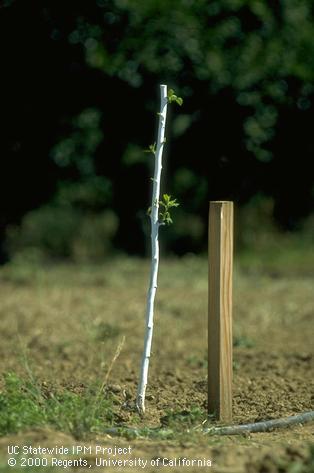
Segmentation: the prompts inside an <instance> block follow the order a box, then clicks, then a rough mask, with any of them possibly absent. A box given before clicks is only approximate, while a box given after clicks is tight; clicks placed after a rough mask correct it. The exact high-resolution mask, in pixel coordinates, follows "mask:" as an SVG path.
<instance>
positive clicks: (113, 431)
mask: <svg viewBox="0 0 314 473" xmlns="http://www.w3.org/2000/svg"><path fill="white" fill-rule="evenodd" d="M311 421H314V411H308V412H304V413H303V414H297V415H294V416H289V417H283V418H280V419H272V420H266V421H261V422H253V423H250V424H240V425H228V426H222V427H209V428H204V429H202V430H196V429H194V430H195V431H200V432H203V433H204V434H209V435H241V434H250V433H256V432H270V431H272V430H275V429H285V428H288V427H290V426H292V425H297V424H300V425H302V424H306V423H307V422H311ZM104 432H105V433H106V434H109V435H118V436H119V435H124V434H126V435H135V436H136V437H143V436H146V437H152V436H154V435H156V434H160V433H161V432H163V433H164V434H166V435H171V434H173V433H174V431H173V430H171V429H159V428H144V429H140V428H136V427H109V428H107V429H105V431H104Z"/></svg>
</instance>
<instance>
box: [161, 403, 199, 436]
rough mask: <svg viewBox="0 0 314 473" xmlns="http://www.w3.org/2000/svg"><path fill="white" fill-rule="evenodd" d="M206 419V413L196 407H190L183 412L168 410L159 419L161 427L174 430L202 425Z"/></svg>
mask: <svg viewBox="0 0 314 473" xmlns="http://www.w3.org/2000/svg"><path fill="white" fill-rule="evenodd" d="M206 418H207V413H206V412H205V411H204V410H203V409H200V408H199V407H198V406H192V407H191V408H190V409H185V410H174V409H172V410H170V411H167V412H166V415H165V416H164V417H162V418H161V423H162V425H163V427H169V428H171V429H174V430H178V431H180V430H182V429H184V430H185V429H187V428H191V427H195V426H196V425H197V424H202V423H203V422H204V419H206Z"/></svg>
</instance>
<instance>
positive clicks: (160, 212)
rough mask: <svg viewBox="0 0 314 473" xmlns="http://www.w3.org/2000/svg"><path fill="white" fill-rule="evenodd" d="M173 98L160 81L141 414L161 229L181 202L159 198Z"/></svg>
mask: <svg viewBox="0 0 314 473" xmlns="http://www.w3.org/2000/svg"><path fill="white" fill-rule="evenodd" d="M172 102H176V103H177V104H178V105H182V103H183V100H182V98H181V97H178V96H177V95H175V93H174V91H173V90H172V89H170V90H169V92H167V86H166V85H164V84H162V85H160V112H159V113H158V116H159V124H158V136H157V142H156V143H154V144H153V145H150V147H149V149H148V151H149V152H151V153H152V154H153V155H154V158H155V171H154V178H153V192H152V203H151V207H150V208H149V209H148V214H149V216H150V222H151V273H150V283H149V289H148V294H147V302H146V330H145V338H144V351H143V356H142V363H141V369H140V379H139V385H138V390H137V399H136V406H137V409H138V411H139V413H140V414H141V415H143V414H144V413H145V392H146V386H147V379H148V368H149V359H150V356H151V346H152V339H153V327H154V301H155V296H156V291H157V278H158V266H159V241H158V236H159V232H158V231H159V227H160V226H161V225H169V224H170V223H172V219H171V215H170V209H171V208H172V207H177V206H178V205H179V204H178V203H177V201H176V199H172V198H171V196H170V195H168V194H163V198H162V200H159V199H160V179H161V170H162V153H163V148H164V144H165V128H166V119H167V106H168V103H172Z"/></svg>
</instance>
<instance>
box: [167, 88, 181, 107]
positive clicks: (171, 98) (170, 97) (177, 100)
mask: <svg viewBox="0 0 314 473" xmlns="http://www.w3.org/2000/svg"><path fill="white" fill-rule="evenodd" d="M168 102H169V103H173V102H175V103H177V104H178V105H180V107H181V105H182V104H183V98H182V97H178V96H177V95H176V94H175V93H174V90H173V89H169V90H168Z"/></svg>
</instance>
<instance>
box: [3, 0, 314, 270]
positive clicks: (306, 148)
mask: <svg viewBox="0 0 314 473" xmlns="http://www.w3.org/2000/svg"><path fill="white" fill-rule="evenodd" d="M313 10H314V4H313V2H312V1H311V0H276V1H266V0H176V1H172V2H170V1H167V0H89V1H86V0H85V1H83V0H67V1H61V0H29V1H25V0H0V37H1V40H0V44H1V46H0V47H1V92H0V94H1V107H0V121H1V139H0V151H1V173H0V175H1V186H0V192H1V204H0V205H1V207H0V261H1V262H5V261H6V260H8V259H10V258H12V257H13V256H14V255H15V254H18V253H21V252H23V251H26V250H27V251H32V250H34V251H36V252H39V253H40V254H41V255H42V256H44V257H52V258H69V259H71V260H76V261H84V260H87V261H91V260H95V261H98V260H99V259H100V258H103V257H106V256H107V255H109V254H112V252H113V251H114V250H118V251H125V252H128V253H135V254H145V251H146V248H145V245H146V240H147V238H146V237H147V233H148V222H147V216H146V208H147V207H148V205H149V195H150V179H149V177H150V175H151V173H152V159H151V158H150V157H149V155H147V154H145V153H143V149H145V148H147V146H148V145H149V144H150V143H152V142H153V141H154V136H155V127H156V122H157V117H156V113H155V112H156V110H157V109H158V106H159V105H158V104H159V96H158V94H159V88H158V84H160V83H167V84H168V85H169V86H170V87H172V88H174V89H175V90H176V92H177V93H178V94H179V95H180V96H182V97H183V98H184V105H183V107H182V108H179V107H171V113H170V116H169V120H170V122H169V128H168V140H167V153H166V156H165V174H164V184H163V185H164V190H165V191H167V192H168V193H171V194H174V195H175V197H176V198H177V199H178V200H179V201H180V203H181V206H180V207H179V209H178V211H176V213H175V215H174V219H175V223H174V225H173V226H172V227H171V228H170V229H169V230H167V232H164V235H163V240H164V245H165V249H166V250H168V251H170V252H174V253H176V254H183V253H185V252H198V251H202V250H204V249H205V248H206V232H207V228H206V222H207V211H208V200H212V199H232V200H234V201H235V202H236V203H237V206H238V212H239V218H238V227H240V226H241V225H245V229H246V230H245V231H243V232H242V230H243V228H242V229H241V232H240V231H238V233H239V237H238V241H239V246H241V245H246V244H249V243H250V241H249V240H250V239H251V240H252V239H253V240H254V238H257V239H258V235H259V234H261V233H263V234H265V232H266V233H267V231H268V228H270V227H271V228H277V230H278V229H281V231H284V232H293V231H298V230H300V229H301V228H302V226H304V225H305V226H307V228H308V230H309V231H310V232H311V231H312V230H313V218H312V220H306V218H308V217H309V216H310V215H311V212H313V201H314V179H313V172H312V168H313V164H312V163H313V151H314V134H313V112H314V107H313V99H314V29H313V20H314V18H313V16H314V15H313ZM168 158H169V159H168ZM309 222H310V223H309ZM277 230H276V231H277Z"/></svg>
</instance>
